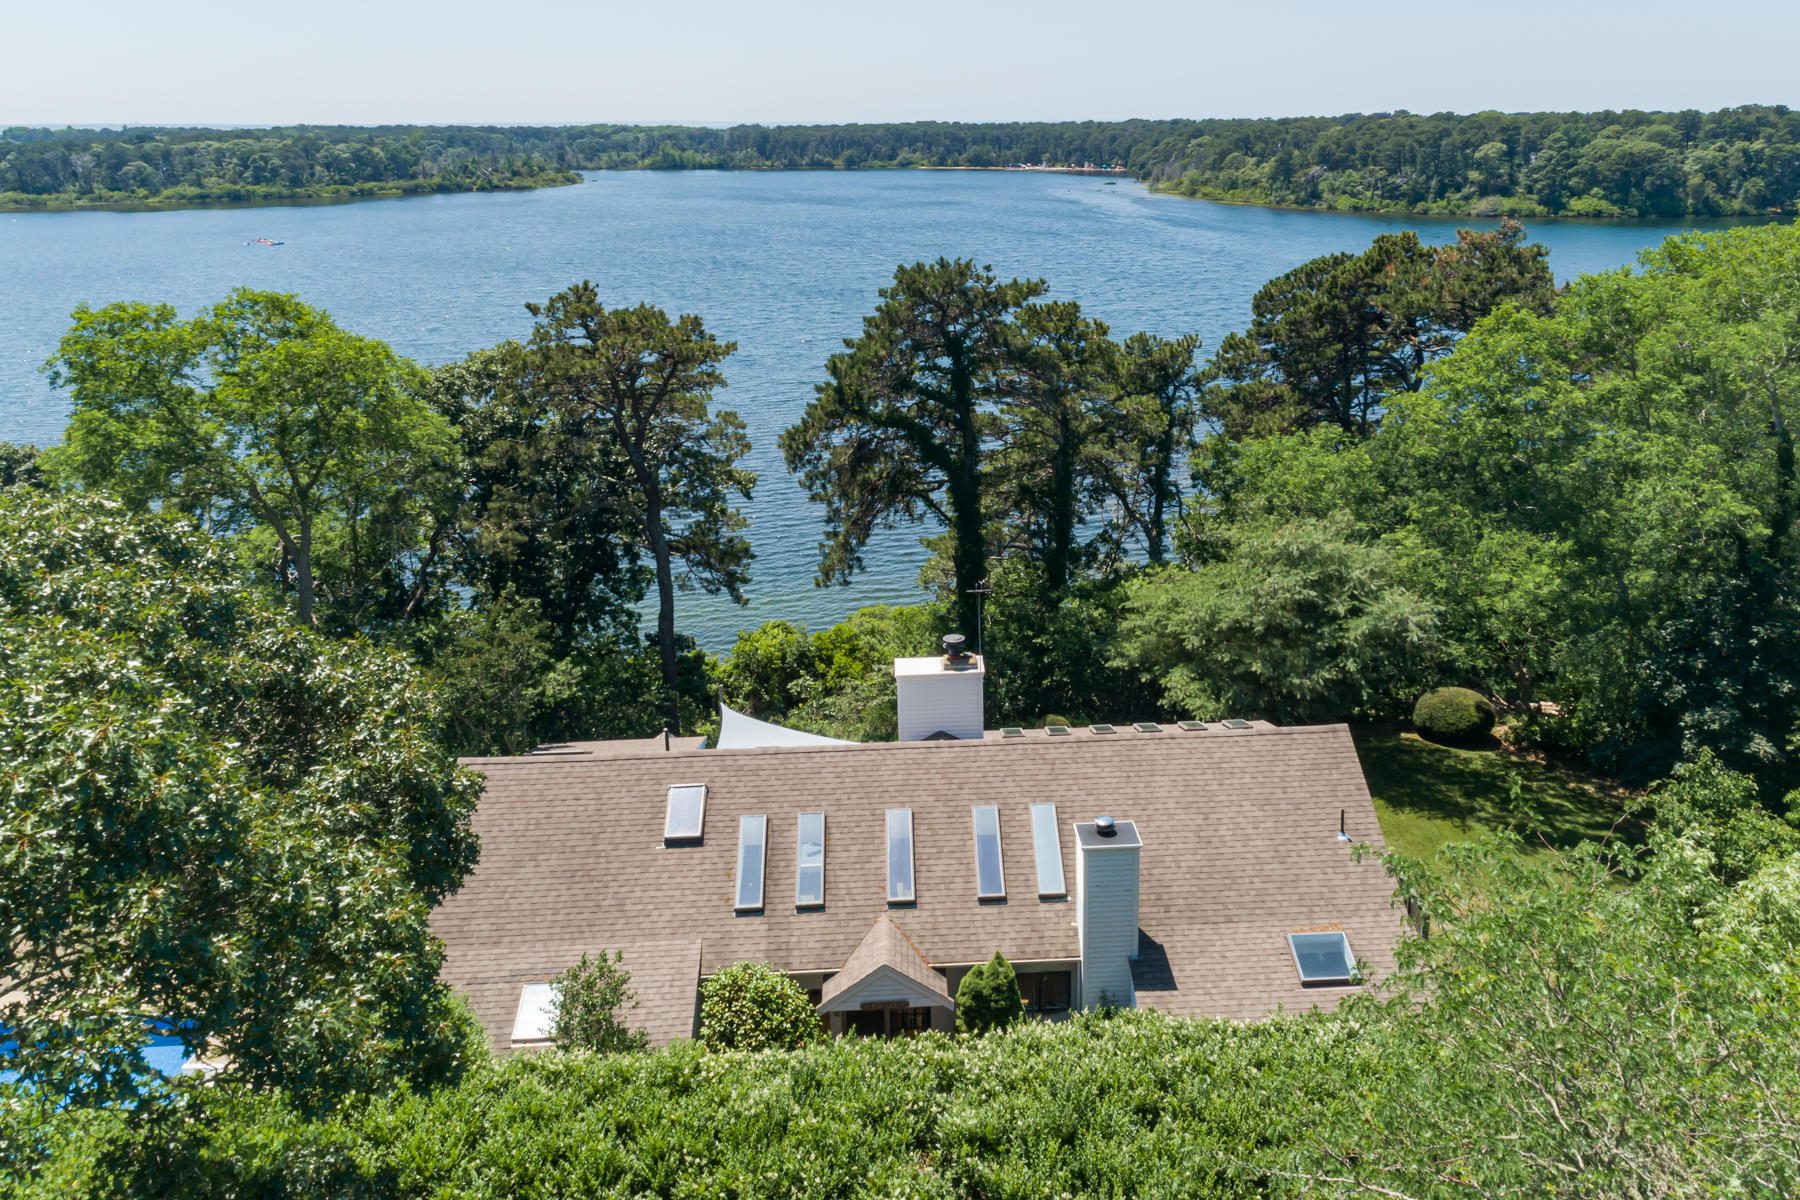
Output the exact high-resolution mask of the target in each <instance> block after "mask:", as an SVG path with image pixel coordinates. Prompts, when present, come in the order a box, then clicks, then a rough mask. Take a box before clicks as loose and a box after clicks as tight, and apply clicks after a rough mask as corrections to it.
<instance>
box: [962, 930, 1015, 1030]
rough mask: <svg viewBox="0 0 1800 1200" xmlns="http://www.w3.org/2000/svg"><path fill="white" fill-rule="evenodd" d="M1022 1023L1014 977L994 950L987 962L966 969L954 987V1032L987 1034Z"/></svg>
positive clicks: (1003, 959)
mask: <svg viewBox="0 0 1800 1200" xmlns="http://www.w3.org/2000/svg"><path fill="white" fill-rule="evenodd" d="M1024 1019H1025V1002H1024V1000H1022V999H1021V998H1020V996H1019V976H1018V973H1017V972H1015V971H1014V970H1013V967H1012V964H1011V963H1009V962H1007V961H1006V959H1005V958H1004V957H1003V956H1002V955H1001V954H1000V952H999V951H998V950H996V951H994V957H993V958H991V959H989V960H988V961H987V962H985V963H978V964H976V965H975V966H973V967H970V968H969V971H968V973H967V974H966V975H964V976H963V977H962V982H961V983H959V984H957V986H956V1032H958V1033H988V1032H990V1031H991V1030H995V1029H1005V1028H1006V1027H1007V1026H1009V1025H1015V1024H1017V1023H1018V1022H1020V1021H1022V1020H1024Z"/></svg>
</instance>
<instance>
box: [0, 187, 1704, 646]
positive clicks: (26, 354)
mask: <svg viewBox="0 0 1800 1200" xmlns="http://www.w3.org/2000/svg"><path fill="white" fill-rule="evenodd" d="M1492 224H1494V222H1491V221H1477V220H1473V219H1465V220H1461V221H1457V220H1448V219H1446V220H1435V219H1421V218H1396V217H1372V216H1360V215H1349V214H1336V213H1297V212H1276V211H1270V210H1266V209H1257V208H1246V207H1237V206H1229V205H1220V204H1210V203H1206V202H1204V201H1195V200H1186V199H1182V198H1180V197H1174V196H1159V195H1153V194H1151V193H1150V192H1149V191H1147V190H1146V189H1145V188H1144V187H1142V186H1141V185H1139V184H1136V183H1131V182H1128V181H1107V180H1103V179H1099V178H1094V177H1088V176H1072V175H1048V174H1013V173H1006V172H987V171H868V172H842V173H840V172H792V173H777V172H771V173H749V172H745V173H719V172H653V171H633V172H618V173H598V174H594V175H591V176H589V177H588V179H587V181H586V182H585V183H583V184H581V185H580V186H576V187H565V188H551V189H546V190H544V191H538V192H523V193H499V194H489V195H457V196H432V197H423V198H417V199H405V200H383V201H371V202H365V203H358V204H342V205H325V206H286V207H258V208H236V209H202V210H189V211H181V212H132V213H124V212H82V213H32V214H19V215H0V295H4V296H5V297H6V303H7V317H8V319H7V321H6V322H5V323H4V325H0V440H5V441H25V442H36V443H38V444H40V445H41V444H47V443H50V442H54V441H55V440H57V438H58V437H59V436H60V433H61V429H62V426H63V423H64V421H65V419H66V414H67V409H68V404H67V399H66V397H65V396H62V395H60V394H58V393H56V392H54V391H52V390H51V389H50V388H49V386H48V384H47V383H46V381H45V380H44V377H43V376H42V374H41V373H40V371H39V367H40V365H41V364H42V363H43V361H44V360H45V359H46V358H47V357H49V355H50V354H51V353H52V351H54V349H55V347H56V342H57V338H58V337H59V336H60V335H61V333H62V332H63V330H64V329H65V328H66V327H67V325H68V316H69V312H70V310H72V309H73V308H74V307H75V306H76V305H77V304H78V303H80V302H82V301H87V302H89V303H91V304H95V305H99V304H104V303H108V302H110V301H114V300H124V299H136V300H157V301H169V302H172V303H174V304H175V305H176V306H177V307H178V308H179V309H180V310H181V311H182V313H183V315H189V314H191V313H192V312H193V311H194V310H196V309H198V308H200V307H201V306H203V305H205V304H208V303H210V302H212V301H215V300H217V299H219V298H221V297H222V296H224V294H225V293H226V292H227V291H228V290H229V289H231V288H232V287H235V286H238V285H240V284H243V285H248V286H250V287H255V288H270V289H277V290H280V291H291V292H298V293H299V294H300V295H301V296H302V298H304V299H305V300H307V301H308V302H309V303H312V304H315V305H318V306H321V307H323V308H326V309H328V310H330V311H331V312H332V313H333V314H334V315H335V316H336V318H337V319H338V321H339V323H340V324H342V325H344V326H345V327H346V328H348V329H351V330H353V331H355V332H357V333H361V334H366V335H369V336H373V337H378V338H382V339H385V340H386V341H388V342H389V343H391V344H392V345H393V346H394V347H395V348H396V349H398V350H399V351H401V352H402V353H404V354H407V355H410V356H412V357H414V358H416V359H418V360H419V361H421V362H424V363H430V364H437V363H442V362H446V361H449V360H452V359H456V358H460V357H461V356H462V355H464V354H467V353H468V352H470V351H472V350H476V349H479V348H481V347H484V346H490V345H493V344H494V343H496V342H499V341H501V340H504V339H506V338H516V337H523V336H525V335H526V333H527V332H528V331H529V329H530V318H529V316H528V315H527V314H526V312H525V310H524V307H523V306H524V304H525V302H526V301H527V300H541V299H544V298H545V297H547V296H549V295H550V294H552V293H553V292H556V291H558V290H560V289H562V288H564V287H566V286H567V285H569V284H570V283H574V282H576V281H578V280H582V279H591V280H593V281H594V282H595V284H597V285H598V287H599V289H600V294H601V297H602V299H603V300H605V301H606V302H607V303H609V304H616V305H629V304H635V303H637V302H639V301H649V302H651V303H654V304H658V305H661V306H662V307H664V308H666V309H668V310H670V311H671V312H694V313H698V314H700V315H701V316H702V317H704V318H705V320H706V325H707V328H708V329H710V330H712V331H713V332H714V333H716V334H718V335H719V336H720V337H722V338H726V339H730V340H732V341H735V342H737V344H738V351H737V353H736V354H735V355H733V356H732V358H730V359H729V360H728V361H727V362H726V364H725V371H726V374H727V376H728V378H729V379H730V381H731V386H730V387H729V388H728V389H727V390H726V391H724V392H723V393H721V394H720V396H719V401H720V403H721V404H722V406H724V407H730V408H735V409H737V410H738V411H739V412H740V413H742V414H743V416H744V419H745V421H746V422H747V424H748V426H749V432H750V436H751V438H752V440H753V442H754V444H755V449H754V451H753V454H752V457H751V459H750V462H749V464H748V465H750V466H751V467H753V468H754V469H755V470H756V471H757V472H759V473H760V475H761V477H762V481H761V483H760V485H759V486H758V488H757V493H756V498H755V500H754V501H753V502H752V503H751V505H750V506H749V513H750V516H751V518H752V520H753V527H752V529H751V538H752V540H753V544H754V545H755V547H756V554H757V558H756V562H755V564H754V566H753V573H754V576H755V579H754V582H753V583H752V584H751V587H750V589H749V595H750V605H749V606H748V608H737V607H735V606H733V605H731V604H730V603H728V602H725V601H723V600H720V599H717V598H714V597H706V596H702V595H699V594H694V595H685V596H684V597H683V598H682V601H681V605H682V611H681V615H680V627H681V628H682V629H683V630H684V631H687V632H690V633H693V634H694V635H695V636H697V637H698V638H700V640H701V642H702V644H703V645H705V646H707V647H708V648H709V649H713V650H721V649H725V648H728V647H729V646H730V644H731V640H732V636H733V634H734V633H735V631H736V630H738V629H740V628H747V627H750V626H754V625H756V624H759V623H761V622H762V621H764V620H768V619H772V618H775V617H786V618H789V619H792V620H795V621H799V622H801V623H803V624H805V625H806V626H807V627H809V628H813V629H817V628H820V627H822V626H824V625H828V624H830V623H832V622H834V621H836V620H839V619H840V618H841V617H843V616H844V615H845V614H846V613H848V612H849V611H850V610H851V609H853V608H855V607H857V606H859V605H863V604H874V603H911V602H915V601H917V600H918V599H920V597H921V592H920V591H919V588H918V585H917V577H918V569H919V565H920V563H921V562H922V561H923V558H924V552H923V551H922V550H921V549H920V548H919V545H918V538H919V536H920V533H921V532H923V531H922V530H907V529H901V530H897V531H894V532H892V533H890V534H887V535H884V536H883V537H882V538H881V540H880V541H879V542H877V544H876V545H874V546H872V547H871V548H870V550H869V552H868V554H867V555H866V561H867V562H869V563H870V565H871V569H870V570H869V571H868V572H866V573H865V574H863V575H861V576H859V577H858V578H857V580H856V582H855V583H854V584H853V585H852V586H850V587H848V588H843V587H833V588H829V589H818V588H815V587H813V585H812V580H813V571H814V567H815V563H816V557H817V549H816V547H817V542H818V538H819V532H820V527H821V523H820V515H819V511H818V510H817V509H816V508H814V507H813V506H812V505H811V504H809V503H808V501H807V500H806V498H805V496H804V494H803V493H802V492H801V491H800V489H799V487H798V485H797V484H796V483H795V482H794V480H793V479H792V478H791V477H790V476H789V475H788V473H787V470H786V468H785V466H784V465H783V463H782V461H781V453H780V449H779V447H778V445H777V438H778V436H779V435H780V432H781V430H782V429H784V428H786V427H787V426H788V425H789V424H791V423H793V421H794V420H795V419H796V418H797V417H798V416H799V415H800V413H801V412H802V410H804V409H805V407H806V404H807V402H808V401H809V400H810V399H811V396H812V389H813V385H814V384H815V383H816V382H817V381H818V380H819V379H821V378H822V376H823V372H822V365H823V363H824V361H825V359H826V358H827V357H828V356H829V355H830V354H831V353H832V352H833V351H835V350H836V349H838V348H839V345H840V339H842V338H844V337H847V336H852V335H854V334H856V333H857V332H858V331H859V330H860V328H861V321H862V317H863V315H864V314H865V313H867V312H869V311H870V310H871V309H872V308H873V307H874V304H875V300H876V296H875V292H876V289H877V288H879V287H881V286H882V285H883V284H884V283H886V282H887V281H888V280H889V279H890V278H891V276H892V274H893V270H894V267H895V265H896V264H897V263H900V262H903V261H906V262H910V261H914V260H919V259H930V258H935V257H937V256H938V255H940V254H942V255H948V256H950V257H963V258H973V259H976V260H977V261H979V262H983V263H989V264H992V266H993V268H994V270H995V271H996V272H998V273H999V274H1000V275H1002V276H1003V277H1005V276H1013V275H1017V276H1035V277H1040V278H1044V279H1047V280H1048V281H1049V282H1050V286H1051V295H1052V296H1053V297H1055V298H1060V299H1073V300H1078V301H1080V302H1081V304H1082V306H1083V308H1084V309H1086V310H1087V311H1088V312H1089V313H1091V314H1092V315H1094V316H1097V317H1099V318H1101V319H1103V320H1105V321H1106V322H1107V323H1108V324H1110V325H1111V326H1112V329H1113V333H1114V334H1115V335H1116V336H1123V335H1125V334H1128V333H1131V332H1134V331H1136V330H1140V329H1143V330H1149V331H1151V332H1154V333H1159V334H1164V335H1170V336H1172V335H1177V334H1182V333H1190V332H1197V333H1199V334H1200V335H1201V336H1202V338H1203V339H1204V340H1205V347H1206V348H1210V347H1212V346H1215V345H1217V344H1218V341H1219V339H1220V338H1221V337H1222V336H1223V335H1224V334H1226V333H1228V332H1230V331H1231V330H1233V329H1236V328H1239V327H1241V326H1242V325H1243V324H1244V323H1245V322H1246V321H1247V320H1248V317H1249V311H1250V299H1251V297H1252V295H1254V294H1255V292H1256V289H1257V288H1258V287H1260V286H1261V285H1262V284H1263V283H1264V282H1266V281H1267V280H1269V279H1270V278H1272V277H1274V276H1276V275H1279V274H1281V273H1282V272H1284V271H1287V270H1289V269H1291V268H1293V267H1295V266H1297V265H1298V264H1300V263H1301V262H1304V261H1305V260H1307V259H1309V258H1312V257H1315V256H1316V255H1320V254H1326V253H1329V252H1332V251H1335V250H1359V249H1362V248H1364V247H1366V246H1367V245H1368V243H1369V240H1370V239H1371V238H1373V237H1374V236H1375V235H1376V234H1379V233H1385V232H1389V231H1392V230H1398V229H1416V230H1418V231H1419V234H1420V236H1421V237H1422V238H1424V239H1425V240H1426V241H1430V242H1441V241H1450V240H1453V239H1454V238H1455V231H1456V228H1457V227H1458V226H1459V225H1471V226H1490V225H1492ZM1530 228H1531V234H1532V236H1533V237H1535V238H1537V239H1538V240H1540V241H1542V242H1544V243H1545V244H1546V245H1548V246H1549V247H1550V248H1551V256H1550V264H1551V267H1552V268H1553V269H1554V270H1555V272H1556V275H1557V278H1558V279H1559V280H1567V279H1568V278H1570V277H1571V276H1574V275H1576V274H1580V273H1583V272H1589V271H1597V270H1605V269H1610V268H1615V267H1619V266H1623V265H1626V264H1628V263H1630V262H1632V260H1633V258H1634V257H1635V255H1636V254H1637V253H1638V251H1639V250H1641V249H1643V248H1644V247H1646V246H1650V245H1653V244H1655V243H1657V242H1660V241H1661V240H1662V239H1663V238H1664V237H1666V236H1668V235H1669V234H1671V233H1676V232H1680V231H1681V230H1682V229H1685V228H1688V226H1658V225H1648V224H1635V223H1634V224H1593V223H1577V222H1544V223H1539V224H1536V225H1533V226H1531V227H1530ZM263 237H266V238H270V239H272V240H276V241H280V242H283V243H285V244H284V245H280V246H258V245H247V244H246V243H247V242H248V241H250V240H251V239H254V238H263ZM1206 352H1207V351H1206V349H1205V348H1203V350H1202V354H1203V355H1204V354H1205V353H1206Z"/></svg>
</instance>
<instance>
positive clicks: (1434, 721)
mask: <svg viewBox="0 0 1800 1200" xmlns="http://www.w3.org/2000/svg"><path fill="white" fill-rule="evenodd" d="M1412 719H1413V728H1414V729H1416V730H1418V731H1419V733H1420V735H1421V736H1423V737H1428V738H1430V739H1431V740H1432V741H1434V742H1478V741H1480V740H1481V739H1483V738H1485V737H1486V736H1487V735H1488V734H1490V733H1492V732H1493V731H1494V705H1493V703H1492V702H1491V701H1489V700H1488V698H1487V697H1486V696H1484V695H1482V694H1481V693H1480V692H1474V691H1470V690H1469V689H1468V688H1459V687H1443V688H1433V689H1432V690H1431V691H1429V692H1426V693H1425V694H1424V695H1423V696H1420V697H1419V702H1418V703H1417V704H1415V705H1413V714H1412Z"/></svg>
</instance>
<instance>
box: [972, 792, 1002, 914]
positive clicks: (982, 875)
mask: <svg viewBox="0 0 1800 1200" xmlns="http://www.w3.org/2000/svg"><path fill="white" fill-rule="evenodd" d="M975 898H976V899H978V900H1004V899H1006V867H1005V865H1004V864H1003V863H1002V862H1001V859H1000V810H999V809H998V808H996V807H995V806H994V805H992V804H977V805H976V806H975Z"/></svg>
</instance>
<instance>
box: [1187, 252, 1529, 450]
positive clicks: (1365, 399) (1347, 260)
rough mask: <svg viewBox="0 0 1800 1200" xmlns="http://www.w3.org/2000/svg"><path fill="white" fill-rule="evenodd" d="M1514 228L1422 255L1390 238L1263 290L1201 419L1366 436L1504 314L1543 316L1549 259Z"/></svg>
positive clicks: (1236, 432) (1213, 366)
mask: <svg viewBox="0 0 1800 1200" xmlns="http://www.w3.org/2000/svg"><path fill="white" fill-rule="evenodd" d="M1524 238H1525V230H1524V229H1523V228H1522V227H1520V226H1519V225H1518V224H1516V223H1515V222H1512V221H1506V222H1503V223H1502V224H1501V227H1500V228H1499V229H1497V230H1494V231H1493V232H1489V233H1476V232H1472V231H1470V230H1467V229H1463V230H1458V231H1457V235H1456V242H1455V243H1454V244H1452V245H1447V246H1426V245H1424V244H1423V243H1421V242H1420V241H1419V238H1418V235H1417V234H1415V233H1412V232H1411V231H1408V232H1406V233H1387V234H1382V235H1381V236H1380V237H1378V238H1376V239H1375V242H1374V244H1373V245H1371V246H1370V247H1369V248H1368V249H1367V250H1365V251H1363V252H1362V253H1361V254H1349V253H1343V254H1327V255H1324V256H1323V257H1320V258H1315V259H1312V260H1311V261H1309V262H1306V263H1303V264H1302V265H1300V266H1299V267H1296V268H1295V269H1294V270H1292V271H1289V272H1288V273H1287V274H1286V275H1282V276H1280V277H1278V278H1276V279H1272V280H1270V281H1269V282H1268V283H1266V284H1264V285H1263V286H1262V288H1261V289H1260V290H1258V291H1257V293H1256V296H1255V297H1254V298H1253V299H1252V300H1251V302H1250V312H1251V320H1250V328H1249V329H1248V330H1246V331H1245V332H1243V333H1234V334H1231V335H1230V336H1228V337H1227V338H1226V339H1225V340H1224V341H1223V342H1221V343H1220V344H1219V349H1218V351H1217V352H1216V353H1215V354H1214V355H1213V357H1212V361H1211V362H1210V363H1208V364H1207V368H1206V375H1205V378H1206V382H1207V384H1208V386H1207V388H1206V390H1205V391H1204V392H1203V393H1202V394H1201V397H1200V409H1201V411H1202V413H1203V414H1204V415H1205V416H1206V417H1207V419H1208V420H1210V421H1211V422H1212V423H1213V425H1214V426H1215V427H1217V428H1218V429H1220V430H1221V431H1223V432H1224V433H1225V434H1226V435H1227V436H1228V437H1244V436H1247V435H1253V434H1270V433H1292V432H1294V431H1295V430H1300V429H1311V428H1313V427H1315V426H1319V425H1335V426H1337V427H1338V428H1339V429H1342V430H1343V431H1344V432H1346V433H1349V434H1353V435H1355V436H1359V437H1360V436H1364V435H1366V434H1367V433H1368V432H1369V431H1370V430H1371V429H1372V428H1374V426H1375V424H1376V423H1377V422H1378V421H1379V420H1380V416H1381V411H1382V407H1383V405H1384V404H1385V403H1386V402H1387V398H1388V397H1389V396H1392V395H1394V394H1395V393H1397V392H1412V391H1417V390H1418V389H1419V386H1420V384H1422V383H1423V382H1424V372H1425V368H1426V367H1427V366H1428V365H1429V364H1430V363H1431V362H1433V361H1434V360H1436V359H1439V358H1442V357H1443V356H1444V355H1445V354H1448V353H1449V352H1450V350H1451V349H1452V348H1453V347H1454V346H1455V344H1456V342H1457V340H1458V339H1459V338H1460V337H1461V336H1462V335H1463V334H1465V333H1467V332H1468V331H1469V330H1470V329H1472V328H1474V326H1475V323H1476V322H1477V321H1479V320H1481V319H1482V318H1483V317H1485V316H1487V315H1488V314H1489V313H1491V312H1493V311H1494V310H1495V309H1496V308H1498V307H1500V306H1501V305H1503V304H1514V305H1517V306H1519V307H1521V308H1524V309H1528V310H1530V311H1532V312H1539V313H1542V312H1548V311H1549V310H1550V307H1551V292H1552V282H1553V281H1552V279H1551V275H1550V267H1549V265H1548V263H1547V262H1546V259H1547V258H1548V257H1549V250H1548V249H1546V248H1545V247H1544V246H1541V245H1538V244H1536V243H1528V242H1526V241H1525V240H1524Z"/></svg>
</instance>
